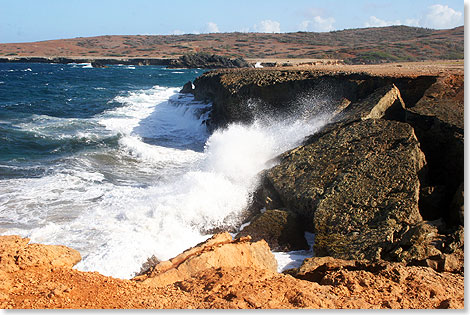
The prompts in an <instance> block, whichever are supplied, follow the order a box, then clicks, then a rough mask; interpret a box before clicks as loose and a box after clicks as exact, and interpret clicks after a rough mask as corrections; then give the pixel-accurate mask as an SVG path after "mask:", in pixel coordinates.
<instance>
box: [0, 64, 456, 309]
mask: <svg viewBox="0 0 470 315" xmlns="http://www.w3.org/2000/svg"><path fill="white" fill-rule="evenodd" d="M343 70H344V69H343ZM343 70H342V69H336V70H334V71H319V70H312V69H310V70H305V69H291V70H282V71H281V70H275V69H263V70H255V69H245V70H239V69H238V70H221V71H215V72H209V73H207V74H205V75H203V76H202V77H200V78H198V79H197V80H196V81H195V82H194V85H195V89H193V87H192V84H187V85H186V86H185V92H189V93H193V94H194V95H195V97H196V98H198V99H200V100H206V101H210V102H212V104H213V110H212V116H211V117H210V120H209V121H208V124H209V125H210V126H211V127H212V128H220V127H223V126H226V125H227V124H229V123H231V122H250V121H252V120H253V119H256V118H257V117H259V115H266V114H268V115H278V116H280V115H285V114H289V113H291V112H295V111H296V110H297V108H299V107H300V106H311V107H312V108H310V111H309V112H310V114H312V115H315V114H320V113H323V112H325V111H329V112H330V115H329V117H330V120H329V122H328V124H326V125H325V126H324V127H323V128H322V129H321V130H320V131H318V132H317V133H315V134H312V135H309V136H308V137H306V138H305V139H304V141H303V143H302V145H300V146H298V147H296V148H294V149H292V150H290V151H288V152H285V153H283V154H281V155H280V156H279V157H277V159H276V161H277V164H276V165H275V166H274V167H272V168H271V169H268V170H265V171H263V172H262V173H261V174H259V177H260V184H259V187H258V189H257V190H256V191H255V193H254V198H253V204H252V205H251V206H250V207H249V209H248V210H249V211H248V212H251V213H250V218H251V224H250V225H248V226H247V227H246V228H245V229H244V230H242V231H241V232H240V233H239V234H238V235H237V237H236V239H235V240H233V239H232V237H231V236H230V235H229V234H228V233H222V234H217V235H214V236H213V237H212V238H210V239H209V240H207V241H206V242H204V243H201V244H199V245H197V246H196V247H194V248H191V249H189V250H187V251H185V252H183V253H181V254H180V255H178V256H176V257H174V258H172V259H170V260H168V261H164V262H159V261H155V260H149V263H148V264H146V266H145V268H144V269H143V270H142V271H141V273H140V274H139V275H138V276H136V277H135V278H134V279H131V280H122V279H115V278H111V277H105V276H103V275H100V274H98V273H96V272H80V271H77V270H74V269H72V266H73V265H74V264H76V263H77V262H78V261H79V260H80V254H79V253H78V252H76V251H75V250H72V249H68V248H66V247H63V246H52V245H47V246H46V245H40V244H29V240H28V239H23V238H20V237H18V236H2V237H0V307H1V308H463V307H464V264H463V263H464V227H463V225H464V220H463V218H464V198H463V194H464V184H463V166H464V165H463V150H464V125H463V110H464V102H463V80H464V76H463V72H442V73H440V72H439V71H437V72H431V73H426V74H425V75H424V74H408V75H404V74H403V73H401V74H390V73H389V74H387V75H385V74H384V73H379V74H377V73H375V74H374V73H370V72H369V73H366V72H361V71H359V72H358V71H351V72H348V71H343ZM312 97H313V98H315V99H316V100H317V101H315V102H306V100H307V101H308V100H309V99H311V98H312ZM318 100H320V101H318ZM312 104H313V105H312ZM262 208H265V209H263V210H265V211H261V209H262ZM304 231H310V232H313V233H315V245H314V251H315V254H316V255H315V257H311V258H309V259H306V260H305V261H304V262H303V264H302V266H301V267H299V268H295V269H290V270H287V271H286V272H285V273H283V274H280V273H277V272H276V261H275V259H274V257H273V254H272V253H271V249H277V250H292V249H302V248H305V246H306V244H305V239H303V233H304Z"/></svg>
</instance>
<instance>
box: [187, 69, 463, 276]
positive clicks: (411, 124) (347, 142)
mask: <svg viewBox="0 0 470 315" xmlns="http://www.w3.org/2000/svg"><path fill="white" fill-rule="evenodd" d="M194 85H195V89H194V90H193V93H194V95H195V97H196V98H197V99H200V100H206V101H211V102H212V103H213V105H212V114H211V115H212V116H211V118H210V121H211V124H212V126H211V127H212V128H217V127H220V126H224V125H226V124H228V123H231V122H250V121H252V120H253V119H255V118H256V117H259V115H277V116H283V115H289V114H290V113H292V112H295V111H297V110H298V109H299V106H310V108H309V113H311V114H312V115H315V114H316V113H324V112H329V113H330V117H331V120H330V123H329V124H327V125H326V126H325V127H324V128H323V129H322V130H321V131H320V132H318V133H316V134H314V135H312V136H310V137H308V138H307V139H306V140H305V141H304V145H302V146H300V147H298V148H296V149H294V150H292V151H290V152H288V153H285V154H283V155H281V156H280V158H279V161H280V164H279V165H278V166H275V167H274V168H272V169H270V170H268V171H267V172H265V173H264V174H261V176H260V178H261V185H260V187H259V188H258V189H257V190H256V192H255V194H254V201H253V204H252V205H251V206H250V211H251V213H256V211H259V209H261V208H266V209H268V210H269V209H283V210H288V211H292V212H295V213H297V214H298V215H299V216H300V217H301V218H303V219H304V222H305V224H304V227H305V229H307V230H310V231H312V232H315V233H316V245H315V253H316V254H317V255H332V256H334V257H339V258H347V259H365V258H367V259H379V258H380V259H389V260H397V261H406V262H409V263H410V262H411V261H415V262H417V261H423V259H424V260H425V259H428V258H430V257H437V256H439V255H440V257H442V255H443V254H445V253H444V252H443V251H442V250H443V248H439V246H437V247H436V246H434V247H432V246H431V244H432V243H433V242H436V241H437V240H438V239H439V238H442V237H443V238H444V239H446V237H447V236H448V235H449V233H453V231H455V228H456V226H457V225H459V224H463V219H462V218H463V202H462V200H463V198H461V196H462V195H463V188H462V189H461V190H459V191H457V190H458V188H459V185H460V183H462V176H463V168H462V167H463V162H462V161H463V160H462V159H463V146H462V144H463V107H462V104H463V103H462V102H463V101H462V99H461V97H462V96H463V90H462V88H463V76H460V75H453V74H451V75H445V76H444V75H442V76H440V75H437V74H436V75H433V76H399V75H397V76H380V75H368V74H365V73H346V72H340V71H336V72H328V71H316V70H309V71H303V70H273V69H270V70H265V69H261V70H259V69H256V70H255V69H253V70H222V71H214V72H209V73H206V74H204V75H203V76H201V77H200V78H198V79H197V80H196V81H195V82H194ZM319 100H321V101H319ZM446 107H449V110H450V111H451V112H452V113H450V114H446V110H445V108H446ZM446 115H447V116H446ZM458 126H460V127H461V128H460V129H459V127H458ZM448 130H452V132H448ZM437 133H440V134H439V135H437ZM459 141H460V142H459ZM444 144H447V145H448V146H449V147H445V145H444ZM423 153H424V154H423ZM430 161H432V162H430ZM453 164H456V166H454V165H453ZM457 173H458V175H457ZM445 174H447V175H445ZM454 175H455V176H454ZM454 196H456V197H454ZM453 200H455V202H454V201H453ZM423 218H424V219H425V220H436V219H439V218H444V220H445V224H444V226H445V228H440V229H439V231H438V232H436V233H431V234H432V235H434V237H431V238H429V237H428V236H429V235H428V234H429V233H430V231H431V230H433V229H432V228H431V230H430V229H428V228H427V227H429V226H432V224H431V225H429V226H428V225H423V224H424V223H423ZM423 226H426V228H423ZM252 230H253V231H254V230H256V229H255V228H253V229H252ZM269 235H272V234H269V233H267V234H266V235H265V237H266V238H269V237H270V236H269ZM411 235H413V236H412V237H411ZM426 235H428V236H426ZM424 239H426V240H427V241H423V240H424ZM431 239H432V241H431ZM410 242H411V243H410ZM447 243H448V242H447V241H445V242H444V246H445V244H447ZM427 247H428V248H427ZM425 248H427V249H425ZM447 254H448V253H447ZM447 254H446V255H447ZM436 255H437V256H436ZM427 265H430V264H427ZM457 269H458V268H457ZM455 270H456V269H455Z"/></svg>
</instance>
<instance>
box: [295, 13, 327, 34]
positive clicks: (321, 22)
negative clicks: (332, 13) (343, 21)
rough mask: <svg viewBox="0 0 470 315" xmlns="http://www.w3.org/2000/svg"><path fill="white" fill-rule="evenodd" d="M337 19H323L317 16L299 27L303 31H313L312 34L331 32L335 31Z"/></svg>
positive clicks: (303, 22)
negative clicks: (334, 25)
mask: <svg viewBox="0 0 470 315" xmlns="http://www.w3.org/2000/svg"><path fill="white" fill-rule="evenodd" d="M334 23H335V19H334V18H332V17H328V18H322V17H321V16H319V15H317V16H315V17H313V19H312V20H305V21H302V23H300V25H299V29H300V30H301V31H311V32H329V31H332V30H334V27H333V24H334Z"/></svg>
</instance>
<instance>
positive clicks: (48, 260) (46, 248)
mask: <svg viewBox="0 0 470 315" xmlns="http://www.w3.org/2000/svg"><path fill="white" fill-rule="evenodd" d="M28 243H29V239H28V238H21V237H19V236H16V235H11V236H2V241H1V242H0V263H1V265H2V271H7V272H8V271H15V270H18V269H25V268H28V267H35V266H39V265H43V266H44V265H49V267H50V268H54V267H68V268H72V267H73V266H74V265H75V264H77V263H78V262H79V261H80V260H81V259H82V257H81V256H80V253H79V252H78V251H76V250H73V249H71V248H68V247H65V246H59V245H39V244H30V245H28Z"/></svg>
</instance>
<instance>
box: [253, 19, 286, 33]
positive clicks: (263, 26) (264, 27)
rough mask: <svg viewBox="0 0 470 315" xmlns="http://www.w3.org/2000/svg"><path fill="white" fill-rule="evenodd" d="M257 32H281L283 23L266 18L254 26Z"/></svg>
mask: <svg viewBox="0 0 470 315" xmlns="http://www.w3.org/2000/svg"><path fill="white" fill-rule="evenodd" d="M254 29H255V32H259V33H280V32H281V23H279V22H277V21H271V20H264V21H261V22H259V24H256V25H255V26H254Z"/></svg>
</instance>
